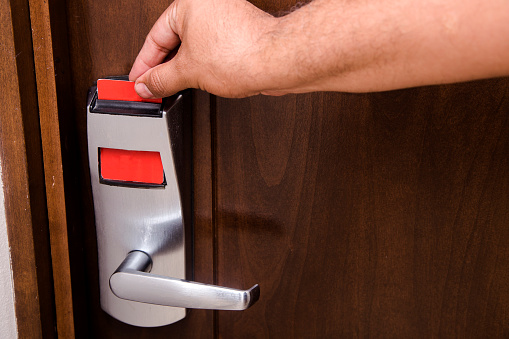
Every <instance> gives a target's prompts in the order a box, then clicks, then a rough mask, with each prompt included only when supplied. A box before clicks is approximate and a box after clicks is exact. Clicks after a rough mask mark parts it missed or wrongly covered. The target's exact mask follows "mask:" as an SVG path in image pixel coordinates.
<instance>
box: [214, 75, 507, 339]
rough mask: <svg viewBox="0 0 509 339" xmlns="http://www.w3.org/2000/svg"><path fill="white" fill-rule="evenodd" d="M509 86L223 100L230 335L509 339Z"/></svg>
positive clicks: (226, 331)
mask: <svg viewBox="0 0 509 339" xmlns="http://www.w3.org/2000/svg"><path fill="white" fill-rule="evenodd" d="M508 122H509V79H496V80H487V81H479V82H473V83H467V84H458V85H450V86H436V87H427V88H416V89H409V90H402V91H394V92H388V93H378V94H365V95H353V94H337V93H320V94H307V95H298V96H286V97H282V98H267V97H261V96H260V97H254V98H250V99H243V100H227V99H218V101H217V110H216V121H215V125H216V129H215V130H216V133H217V134H216V135H215V139H216V147H217V148H216V158H215V161H216V167H217V170H216V181H215V182H216V188H215V190H216V194H217V196H216V208H217V219H216V221H217V225H216V227H217V229H218V238H217V245H216V246H217V247H218V248H220V251H218V258H217V262H218V267H217V269H218V272H217V274H218V283H219V284H224V285H228V286H234V287H246V286H249V285H250V284H252V283H255V282H256V283H259V284H260V286H261V291H262V295H261V298H260V301H259V302H258V304H257V305H255V306H253V308H252V309H250V310H248V311H246V312H241V313H234V312H221V313H219V319H218V326H219V328H218V332H219V335H220V337H224V338H241V337H247V336H249V337H251V336H252V337H260V338H263V337H269V336H270V337H278V338H284V337H315V338H324V337H328V338H339V337H368V336H369V337H389V338H429V337H444V338H445V337H462V338H467V337H470V338H475V337H490V338H502V337H506V336H507V335H508V334H509V289H508V288H507V286H509V245H508V244H509V227H508V225H509V125H508Z"/></svg>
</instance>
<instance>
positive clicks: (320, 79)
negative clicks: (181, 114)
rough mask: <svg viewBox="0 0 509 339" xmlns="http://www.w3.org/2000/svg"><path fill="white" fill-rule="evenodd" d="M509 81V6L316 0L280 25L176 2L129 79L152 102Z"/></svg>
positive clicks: (218, 1) (227, 5)
mask: <svg viewBox="0 0 509 339" xmlns="http://www.w3.org/2000/svg"><path fill="white" fill-rule="evenodd" d="M505 75H509V1H508V0H489V1H486V0H448V1H445V0H442V1H440V0H427V1H413V0H384V1H381V0H314V1H313V2H311V3H309V4H308V5H306V6H304V7H301V8H300V9H298V10H295V11H293V12H292V13H290V14H288V15H286V16H283V17H280V18H276V17H273V16H272V15H270V14H267V13H265V12H263V11H261V10H260V9H258V8H256V7H255V6H253V5H251V4H250V3H248V2H246V1H244V0H176V1H174V2H173V3H172V4H171V5H170V6H169V7H168V9H167V10H166V11H165V12H164V13H163V14H162V15H161V17H160V18H159V19H158V21H157V22H156V23H155V25H154V27H153V28H152V30H151V31H150V33H149V34H148V36H147V38H146V40H145V43H144V45H143V47H142V49H141V51H140V53H139V55H138V57H137V58H136V60H135V62H134V65H133V67H132V70H131V72H130V74H129V79H130V80H131V81H136V85H135V89H136V91H137V92H138V94H139V95H140V96H142V97H145V98H154V97H165V96H169V95H172V94H175V93H176V92H178V91H180V90H183V89H186V88H199V89H202V90H205V91H207V92H209V93H212V94H215V95H218V96H222V97H247V96H251V95H256V94H260V93H261V94H266V95H283V94H287V93H303V92H312V91H344V92H372V91H384V90H392V89H399V88H406V87H414V86H422V85H431V84H444V83H452V82H460V81H468V80H474V79H481V78H491V77H499V76H505Z"/></svg>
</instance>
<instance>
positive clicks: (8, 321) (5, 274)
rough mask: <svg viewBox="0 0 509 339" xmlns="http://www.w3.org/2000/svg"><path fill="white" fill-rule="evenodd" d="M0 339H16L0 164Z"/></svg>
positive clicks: (16, 332)
mask: <svg viewBox="0 0 509 339" xmlns="http://www.w3.org/2000/svg"><path fill="white" fill-rule="evenodd" d="M0 337H1V338H5V339H11V338H17V337H18V331H17V328H16V318H15V315H14V293H13V285H12V271H11V255H10V249H9V243H8V241H7V223H6V221H5V205H4V189H3V184H2V164H1V163H0Z"/></svg>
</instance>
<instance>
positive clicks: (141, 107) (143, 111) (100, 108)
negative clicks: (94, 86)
mask: <svg viewBox="0 0 509 339" xmlns="http://www.w3.org/2000/svg"><path fill="white" fill-rule="evenodd" d="M161 107H162V104H158V103H152V102H140V101H120V100H99V99H97V91H95V93H94V98H93V99H92V103H91V104H90V112H91V113H103V114H118V115H133V116H143V117H156V118H160V117H162V112H161Z"/></svg>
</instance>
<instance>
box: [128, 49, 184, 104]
mask: <svg viewBox="0 0 509 339" xmlns="http://www.w3.org/2000/svg"><path fill="white" fill-rule="evenodd" d="M177 63H178V54H177V55H176V56H175V57H174V58H173V59H171V60H170V61H168V62H165V63H163V64H160V65H157V66H155V67H153V68H151V69H149V70H148V71H146V72H145V73H144V74H143V75H142V76H140V77H139V78H138V79H137V80H136V84H135V86H134V89H135V90H136V92H137V93H138V95H139V96H141V97H142V98H145V99H151V98H164V97H168V96H170V95H173V94H175V93H177V92H179V91H182V90H184V89H186V88H188V87H189V85H188V81H187V79H185V77H184V76H183V74H185V72H183V71H182V70H181V69H178V68H177Z"/></svg>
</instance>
